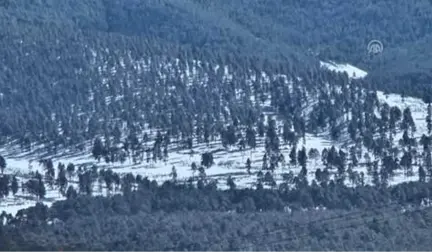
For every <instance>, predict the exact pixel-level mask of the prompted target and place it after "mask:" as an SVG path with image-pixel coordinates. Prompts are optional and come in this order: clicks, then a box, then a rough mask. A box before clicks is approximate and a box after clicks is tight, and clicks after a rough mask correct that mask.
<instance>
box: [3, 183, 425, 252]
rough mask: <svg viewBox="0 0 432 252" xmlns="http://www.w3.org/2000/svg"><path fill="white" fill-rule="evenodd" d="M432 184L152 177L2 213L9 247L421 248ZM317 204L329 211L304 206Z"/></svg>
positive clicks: (129, 248)
mask: <svg viewBox="0 0 432 252" xmlns="http://www.w3.org/2000/svg"><path fill="white" fill-rule="evenodd" d="M431 190H432V187H431V184H430V183H424V182H412V183H404V184H400V185H397V186H394V187H390V188H378V187H372V186H365V187H357V188H347V187H345V186H343V185H340V184H336V183H333V182H330V183H329V184H328V185H326V186H324V187H322V186H319V185H317V184H312V185H310V186H308V185H303V187H301V188H295V189H292V190H276V191H275V190H267V189H259V188H258V189H256V190H251V189H242V190H238V189H230V190H225V191H222V190H216V187H215V186H214V184H213V185H210V184H208V185H206V186H205V187H204V188H199V187H198V188H197V187H195V186H191V185H189V186H187V185H175V184H173V183H172V182H165V183H164V184H163V185H160V186H158V185H157V183H154V182H153V183H152V182H150V181H149V180H146V179H143V180H141V181H140V182H139V185H138V188H137V189H135V190H133V191H129V192H128V193H126V194H124V195H114V196H112V197H89V196H79V195H77V196H74V197H70V198H69V199H68V200H65V201H58V202H55V203H54V204H53V206H52V207H50V208H47V207H46V206H44V205H42V204H40V203H38V204H37V205H36V206H35V207H31V208H28V209H24V210H20V211H19V212H18V213H17V215H16V216H15V217H13V216H10V215H7V214H2V215H1V217H2V220H3V221H2V222H1V223H2V225H1V226H0V227H1V229H0V230H1V232H0V239H1V241H2V242H1V243H0V246H1V247H0V248H1V249H5V250H30V249H32V250H35V249H38V250H46V249H50V250H54V249H56V250H58V249H63V250H80V249H90V248H91V249H102V250H149V249H155V250H170V249H171V250H185V249H186V250H209V249H221V250H228V249H229V250H244V249H265V248H270V249H277V250H280V249H296V248H297V249H300V248H302V249H305V248H310V249H314V250H316V249H322V248H323V247H325V248H328V249H338V250H340V249H347V248H350V249H351V248H352V249H354V248H355V249H384V248H386V249H396V250H398V249H399V250H401V249H402V250H403V249H420V248H425V247H426V246H429V245H430V244H429V243H428V242H427V241H430V240H429V239H428V233H427V232H424V228H428V227H429V225H430V224H429V222H430V210H429V209H428V208H427V209H424V210H419V209H423V208H424V207H428V206H429V201H428V200H425V199H426V198H425V197H427V195H429V194H430V191H431ZM408 203H410V206H411V207H409V205H407V204H408ZM308 205H310V206H312V205H315V206H320V208H317V209H315V210H314V208H309V210H306V211H305V210H301V209H305V208H302V206H303V207H306V206H308ZM323 206H326V207H328V208H325V207H324V208H323ZM354 206H355V209H356V210H338V209H341V208H342V209H352V207H354ZM403 206H405V208H406V210H404V207H403ZM358 209H362V210H361V211H358ZM412 210H414V212H412ZM401 211H402V212H403V211H407V213H406V214H402V212H401ZM179 222H180V223H179ZM4 223H5V224H4ZM227 225H228V226H227ZM258 226H259V227H258ZM242 227H243V228H242ZM246 227H247V228H246ZM245 228H246V229H245ZM401 228H403V229H404V230H405V231H404V232H400V229H401ZM196 231H198V232H200V235H198V234H197V233H196ZM407 233H409V234H411V235H408V236H407ZM402 234H403V235H402ZM365 235H366V236H365ZM191 238H193V239H191ZM359 239H360V240H359ZM108 240H109V242H108ZM360 241H361V242H360ZM319 246H321V247H319Z"/></svg>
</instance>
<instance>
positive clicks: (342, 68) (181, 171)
mask: <svg viewBox="0 0 432 252" xmlns="http://www.w3.org/2000/svg"><path fill="white" fill-rule="evenodd" d="M148 61H149V62H150V60H148ZM148 64H150V63H147V62H145V61H142V62H140V64H137V68H139V69H145V68H148ZM321 66H322V67H324V68H327V69H329V70H332V71H337V72H346V73H347V74H348V76H349V77H350V78H364V77H365V76H366V75H367V72H366V71H364V70H361V69H359V68H357V67H354V66H352V65H349V64H336V63H334V62H321ZM104 67H105V68H106V66H104ZM188 67H189V66H188ZM190 68H191V69H192V71H191V72H192V73H189V75H188V76H185V77H186V78H187V79H188V81H189V82H192V81H193V80H192V79H193V77H192V76H190V75H196V70H195V66H193V67H190ZM218 68H219V67H218ZM223 71H224V73H225V75H226V76H227V79H230V78H232V76H231V75H230V74H229V69H228V68H227V67H225V68H223ZM264 76H266V75H265V74H264V73H263V78H264ZM268 79H270V78H268ZM378 98H379V100H380V101H381V102H386V103H388V104H389V105H390V106H398V107H400V108H401V109H403V108H405V107H410V108H411V110H412V112H413V118H414V120H415V123H416V125H417V132H416V136H417V137H418V136H420V135H421V134H423V132H425V129H426V125H425V120H424V117H425V115H426V104H424V103H423V102H422V101H421V100H420V99H415V98H409V97H407V98H405V99H402V97H401V96H400V95H395V94H388V95H385V94H384V93H382V92H378ZM116 99H121V97H118V98H116ZM250 99H251V101H253V102H257V101H256V100H258V99H255V97H250ZM266 104H268V105H269V100H267V101H266V102H265V104H263V105H266ZM265 114H266V115H273V114H274V112H272V111H268V112H266V113H265ZM265 118H266V119H267V116H266V117H265ZM275 119H276V121H277V126H278V127H280V126H282V122H281V121H280V120H278V118H277V117H275ZM147 133H149V135H150V136H154V135H155V130H153V131H152V132H150V131H147ZM400 137H401V133H400V132H399V133H398V134H397V136H395V138H394V139H395V141H398V140H399V139H400ZM352 144H353V143H351V145H352ZM303 145H304V147H305V148H306V151H309V149H311V148H316V149H317V150H318V151H319V152H321V151H322V150H323V149H324V148H330V147H331V146H332V145H334V146H335V147H336V148H342V147H347V146H345V143H342V142H332V141H330V140H328V134H327V135H326V134H325V133H322V134H318V135H312V134H306V136H305V141H303V140H300V142H299V146H298V148H297V149H301V148H302V147H303ZM345 150H346V148H345ZM208 151H212V152H214V154H213V157H214V162H215V164H214V165H213V166H211V167H210V168H209V169H206V171H205V173H206V175H207V177H208V178H210V179H218V181H219V184H218V187H219V188H222V189H224V188H227V186H226V178H227V177H228V176H229V175H230V176H232V177H233V178H234V181H235V183H236V185H237V186H238V187H251V186H254V184H255V182H256V180H257V173H258V171H259V170H261V167H262V163H263V162H262V158H263V155H264V153H265V150H264V139H263V138H259V137H257V147H256V148H255V149H246V150H243V151H240V150H238V148H237V147H235V148H233V149H231V150H230V149H225V148H224V147H223V146H222V144H221V143H220V141H214V142H211V143H210V144H209V145H207V144H205V143H198V142H197V140H196V139H194V148H193V153H191V151H190V150H187V149H181V148H179V146H178V145H177V144H176V143H173V144H170V147H169V157H168V160H167V161H166V162H163V161H159V162H156V163H155V162H153V161H150V162H149V163H146V162H145V161H144V163H141V164H133V163H132V162H131V160H127V161H126V163H124V164H120V163H116V164H108V165H107V164H105V163H104V162H103V161H101V162H100V163H98V162H96V161H95V160H94V159H93V158H92V157H91V156H90V143H88V144H87V149H86V151H85V152H83V153H73V155H59V156H55V157H53V162H54V167H57V165H58V163H59V162H62V163H64V164H66V165H67V164H68V163H73V164H75V166H76V167H78V166H79V165H92V164H96V165H97V166H98V167H99V168H108V169H112V170H113V171H115V172H118V173H121V174H124V173H132V174H134V175H137V174H140V175H142V176H143V177H146V176H148V177H149V179H155V180H157V181H158V183H162V182H163V181H166V180H169V179H171V175H170V173H171V171H172V167H173V166H174V167H175V168H176V170H177V174H178V178H177V179H178V180H180V181H185V180H187V179H188V178H190V177H192V176H198V172H196V174H194V173H193V172H192V170H191V164H192V162H195V163H196V164H197V165H198V166H199V165H200V164H201V154H202V153H204V152H208ZM289 152H290V149H289V147H288V146H287V145H285V144H281V153H282V154H283V155H284V157H285V161H286V163H285V165H284V166H283V167H278V168H277V170H276V172H275V175H274V179H275V180H276V182H277V183H278V184H279V183H280V182H281V180H282V174H285V173H288V172H290V171H292V172H293V173H294V174H297V173H298V172H299V171H300V167H298V166H297V167H292V166H290V165H289ZM365 152H366V150H363V153H365ZM0 154H2V155H3V156H5V158H6V161H7V163H8V166H7V169H6V171H5V172H6V174H16V175H17V176H18V177H19V180H20V183H21V182H23V181H26V179H27V178H26V176H25V175H26V174H28V173H29V172H30V171H36V170H37V171H39V172H40V173H41V174H43V173H44V171H43V168H42V166H40V165H39V164H38V161H37V160H38V159H39V157H38V154H37V153H20V152H16V151H14V149H13V148H11V147H7V149H6V148H5V149H2V150H0ZM248 158H250V160H251V163H252V169H251V172H252V174H251V175H249V174H248V173H247V171H246V160H247V159H248ZM29 161H31V168H30V166H29ZM360 162H364V158H363V157H362V158H360ZM318 168H323V165H322V162H321V160H320V159H319V160H308V172H309V174H308V179H309V181H312V179H314V177H315V175H314V173H315V171H316V169H318ZM356 171H357V172H364V173H365V174H366V168H365V167H364V165H363V166H360V167H359V168H358V169H356ZM56 172H57V169H56ZM365 178H367V179H368V180H367V181H366V182H367V183H370V178H369V176H365ZM416 179H417V177H416V176H413V177H405V176H404V175H402V174H400V175H397V176H396V177H395V178H394V179H393V180H392V181H390V182H389V183H390V184H396V183H400V182H403V181H410V180H416ZM73 181H75V182H72V185H73V186H74V187H77V185H76V181H77V179H76V178H75V179H73ZM97 184H98V183H97V182H96V183H95V185H94V186H95V188H94V194H95V195H97V194H101V193H102V194H104V191H106V190H105V189H104V190H102V192H99V191H98V189H96V188H98V185H97ZM46 187H47V196H46V199H44V200H43V202H44V203H45V204H48V205H49V204H52V202H54V201H56V200H61V199H64V196H62V195H61V194H60V193H59V192H58V191H57V190H56V189H54V190H51V189H49V188H48V186H46ZM35 202H36V200H35V199H32V198H30V197H29V196H28V195H25V194H23V193H22V192H18V193H17V195H15V196H12V195H10V196H9V197H7V198H6V199H1V200H0V212H1V211H6V212H8V213H12V214H15V213H16V212H17V211H18V210H19V209H22V208H26V207H29V206H32V205H34V204H35Z"/></svg>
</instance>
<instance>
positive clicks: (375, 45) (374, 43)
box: [367, 39, 384, 55]
mask: <svg viewBox="0 0 432 252" xmlns="http://www.w3.org/2000/svg"><path fill="white" fill-rule="evenodd" d="M367 50H368V52H369V54H374V55H375V54H379V53H382V51H383V50H384V46H383V44H382V43H381V41H379V40H376V39H374V40H371V41H370V42H369V44H368V46H367Z"/></svg>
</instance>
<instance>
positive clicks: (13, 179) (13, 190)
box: [11, 176, 18, 195]
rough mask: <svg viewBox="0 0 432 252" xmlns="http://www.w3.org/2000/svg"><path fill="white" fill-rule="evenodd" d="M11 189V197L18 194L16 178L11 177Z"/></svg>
mask: <svg viewBox="0 0 432 252" xmlns="http://www.w3.org/2000/svg"><path fill="white" fill-rule="evenodd" d="M11 189H12V194H13V195H15V194H16V193H17V192H18V179H17V177H16V176H13V177H12V184H11Z"/></svg>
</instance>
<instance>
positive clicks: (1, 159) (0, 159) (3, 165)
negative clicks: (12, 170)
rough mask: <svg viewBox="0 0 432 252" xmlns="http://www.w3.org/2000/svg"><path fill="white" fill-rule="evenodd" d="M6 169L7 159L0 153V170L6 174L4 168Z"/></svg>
mask: <svg viewBox="0 0 432 252" xmlns="http://www.w3.org/2000/svg"><path fill="white" fill-rule="evenodd" d="M5 169H6V160H5V158H4V157H3V156H1V155H0V171H1V174H4V170H5Z"/></svg>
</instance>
